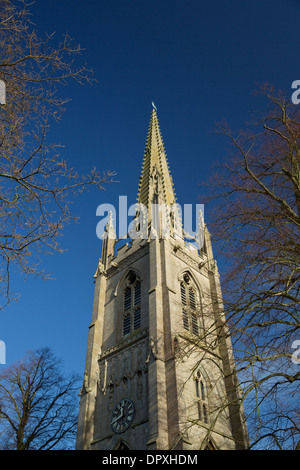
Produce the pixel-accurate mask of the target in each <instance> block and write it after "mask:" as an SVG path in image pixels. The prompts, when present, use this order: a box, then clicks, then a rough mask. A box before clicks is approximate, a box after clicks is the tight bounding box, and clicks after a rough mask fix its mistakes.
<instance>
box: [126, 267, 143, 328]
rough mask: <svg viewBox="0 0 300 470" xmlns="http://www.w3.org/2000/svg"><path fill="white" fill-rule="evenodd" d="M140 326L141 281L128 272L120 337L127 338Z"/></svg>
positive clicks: (131, 272)
mask: <svg viewBox="0 0 300 470" xmlns="http://www.w3.org/2000/svg"><path fill="white" fill-rule="evenodd" d="M140 326H141V280H140V279H139V278H138V276H137V275H136V274H135V273H134V272H133V271H130V272H129V274H128V276H127V278H126V287H125V289H124V292H123V328H122V336H123V337H127V336H129V335H130V334H131V333H133V332H134V331H135V330H137V329H138V328H140Z"/></svg>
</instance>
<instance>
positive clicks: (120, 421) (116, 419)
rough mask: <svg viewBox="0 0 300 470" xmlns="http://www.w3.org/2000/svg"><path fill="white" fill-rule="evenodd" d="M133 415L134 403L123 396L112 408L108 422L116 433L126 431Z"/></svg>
mask: <svg viewBox="0 0 300 470" xmlns="http://www.w3.org/2000/svg"><path fill="white" fill-rule="evenodd" d="M133 416H134V405H133V403H132V401H131V400H129V398H123V400H121V401H119V403H117V404H116V406H115V407H114V409H113V412H112V415H111V420H110V424H111V427H112V430H113V431H114V432H116V433H121V432H124V431H126V429H128V428H129V426H130V425H131V423H132V420H133Z"/></svg>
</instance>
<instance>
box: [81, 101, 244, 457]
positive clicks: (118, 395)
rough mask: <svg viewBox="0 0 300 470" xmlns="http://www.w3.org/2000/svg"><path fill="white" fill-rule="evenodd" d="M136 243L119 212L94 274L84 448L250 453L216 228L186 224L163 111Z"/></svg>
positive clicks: (152, 131)
mask: <svg viewBox="0 0 300 470" xmlns="http://www.w3.org/2000/svg"><path fill="white" fill-rule="evenodd" d="M137 202H138V204H137V210H136V216H135V219H134V223H133V224H132V227H133V228H132V230H131V233H130V235H131V238H130V242H129V243H125V244H123V245H122V246H120V248H119V249H118V250H116V246H115V245H116V242H117V240H116V234H115V227H114V223H113V220H112V216H111V214H110V217H109V221H108V223H107V226H106V229H105V233H104V235H103V243H102V255H101V259H100V260H99V263H98V267H97V271H96V274H95V294H94V304H93V314H92V321H91V324H90V325H89V335H88V346H87V355H86V365H85V373H84V381H83V385H82V389H81V392H80V411H79V420H78V432H77V442H76V448H77V449H91V450H93V449H95V450H121V449H132V450H170V449H177V450H197V449H246V448H247V447H248V437H247V428H246V424H245V419H244V415H243V409H242V405H241V400H240V396H239V390H238V383H237V378H236V375H235V365H234V359H233V354H232V348H231V342H230V336H229V332H228V329H227V327H226V323H225V318H224V314H223V309H222V296H221V289H220V281H219V274H218V269H217V264H216V261H215V260H214V258H213V252H212V246H211V240H210V235H209V232H208V230H207V227H206V226H205V224H204V222H203V219H202V218H201V217H200V219H199V220H200V224H199V225H200V227H199V236H198V237H196V238H197V240H198V242H199V244H198V245H197V246H196V245H195V243H194V240H192V238H191V239H190V243H188V242H187V237H188V236H189V235H188V234H186V233H185V232H184V230H183V227H182V223H181V218H180V211H179V209H178V204H177V203H176V197H175V192H174V187H173V181H172V177H171V174H170V170H169V166H168V162H167V158H166V153H165V149H164V144H163V140H162V137H161V132H160V128H159V124H158V118H157V111H156V108H155V107H153V110H152V114H151V119H150V125H149V132H148V136H147V141H146V149H145V155H144V161H143V167H142V173H141V177H140V181H139V188H138V201H137Z"/></svg>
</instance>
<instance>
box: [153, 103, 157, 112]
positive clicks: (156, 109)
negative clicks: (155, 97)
mask: <svg viewBox="0 0 300 470" xmlns="http://www.w3.org/2000/svg"><path fill="white" fill-rule="evenodd" d="M152 106H153V108H154V109H155V111H157V107H156V106H155V104H154V103H153V101H152Z"/></svg>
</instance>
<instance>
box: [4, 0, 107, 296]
mask: <svg viewBox="0 0 300 470" xmlns="http://www.w3.org/2000/svg"><path fill="white" fill-rule="evenodd" d="M29 5H30V3H29V2H27V0H2V1H1V3H0V50H1V56H0V82H1V83H2V84H3V83H5V91H6V100H5V101H6V104H3V105H2V106H1V105H0V219H1V224H0V260H1V261H0V286H1V287H0V290H1V294H2V295H4V296H5V297H6V298H7V299H8V298H9V291H10V286H9V274H10V268H11V265H12V264H16V265H17V266H18V268H19V269H20V270H21V271H23V272H25V273H33V274H35V275H41V274H42V271H41V269H40V266H39V262H38V258H39V255H40V254H41V253H47V252H53V250H54V251H60V250H61V248H60V245H59V244H58V241H57V237H58V235H59V234H60V233H61V230H62V227H63V224H65V223H68V222H70V221H72V220H74V219H75V217H74V216H73V215H72V214H71V212H70V204H71V202H72V200H73V198H74V196H75V195H77V194H79V193H80V192H81V191H84V190H85V189H87V187H88V186H89V185H97V186H98V187H99V188H102V187H103V184H104V183H105V182H107V181H110V180H111V176H112V174H111V173H110V172H106V173H103V174H100V173H99V172H98V171H96V169H92V171H91V172H90V174H87V175H83V176H80V175H78V174H77V172H76V171H75V170H74V169H73V168H71V167H69V165H68V164H67V162H66V161H65V160H63V159H62V158H61V156H60V154H59V151H60V146H59V145H55V144H53V143H51V142H49V140H48V133H49V128H50V125H51V123H53V122H57V121H59V120H60V118H61V115H62V112H63V111H64V107H65V104H66V103H67V102H68V99H64V98H62V97H61V96H60V94H59V87H60V86H61V85H66V84H68V83H69V82H70V80H75V81H77V82H78V83H84V82H85V83H91V82H93V81H94V79H93V73H92V70H89V69H88V68H87V67H86V66H85V65H83V66H81V65H79V66H76V64H77V62H78V59H79V56H80V54H81V52H82V48H81V47H80V45H77V44H75V43H74V41H73V40H72V39H71V38H70V37H69V36H68V35H66V36H64V37H63V40H62V42H61V43H59V44H57V43H56V42H55V36H54V35H51V36H47V37H45V38H42V37H40V36H39V35H38V33H37V31H36V29H35V27H34V24H33V23H32V21H31V18H32V17H31V15H30V12H29Z"/></svg>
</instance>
